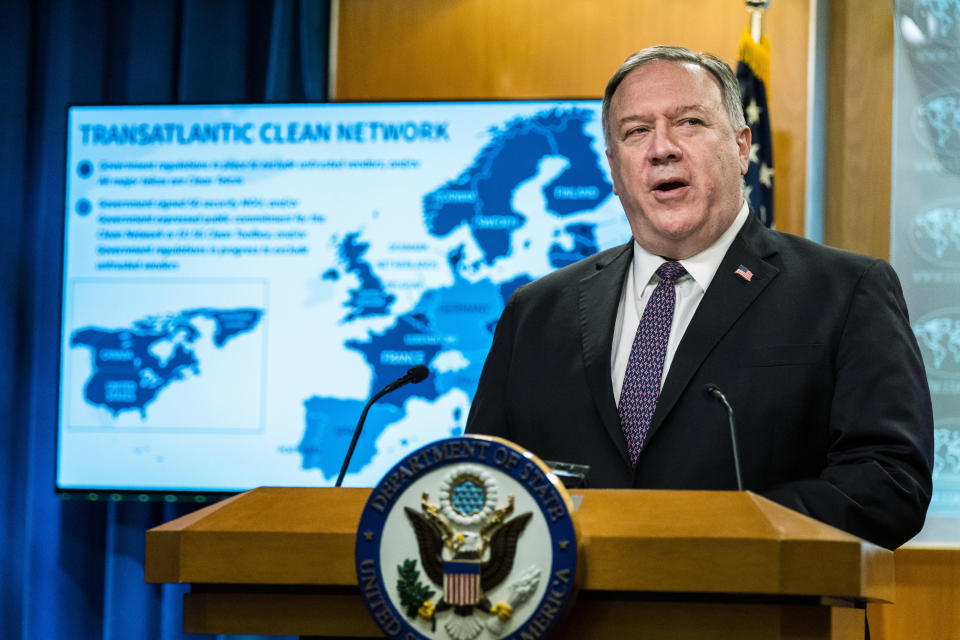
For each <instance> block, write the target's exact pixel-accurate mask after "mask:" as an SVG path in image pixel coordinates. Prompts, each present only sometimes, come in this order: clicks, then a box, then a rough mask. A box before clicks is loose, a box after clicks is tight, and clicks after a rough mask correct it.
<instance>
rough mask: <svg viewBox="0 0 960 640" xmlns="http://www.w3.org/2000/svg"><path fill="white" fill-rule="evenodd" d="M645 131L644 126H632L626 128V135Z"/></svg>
mask: <svg viewBox="0 0 960 640" xmlns="http://www.w3.org/2000/svg"><path fill="white" fill-rule="evenodd" d="M646 131H647V128H646V127H634V128H632V129H628V130H627V137H629V136H633V135H638V134H641V133H645V132H646Z"/></svg>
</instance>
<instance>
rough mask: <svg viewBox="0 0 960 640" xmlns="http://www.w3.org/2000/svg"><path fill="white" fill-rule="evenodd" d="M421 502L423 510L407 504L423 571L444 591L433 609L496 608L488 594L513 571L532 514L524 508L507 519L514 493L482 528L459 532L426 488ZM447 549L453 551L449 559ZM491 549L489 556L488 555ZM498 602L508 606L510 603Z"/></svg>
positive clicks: (458, 612) (462, 613)
mask: <svg viewBox="0 0 960 640" xmlns="http://www.w3.org/2000/svg"><path fill="white" fill-rule="evenodd" d="M421 506H422V508H423V513H420V512H418V511H417V510H415V509H411V508H410V507H404V512H405V513H406V515H407V518H408V519H409V520H410V524H411V525H413V530H414V533H415V534H416V536H417V546H418V547H419V550H420V562H421V565H422V566H423V570H424V572H425V573H426V574H427V577H429V578H430V580H431V581H432V582H433V583H434V584H436V585H437V586H439V587H441V588H442V589H443V591H444V595H443V596H441V598H440V600H439V601H438V602H437V604H436V605H435V607H434V609H433V611H434V612H436V613H440V612H442V611H446V610H448V609H451V608H452V609H453V612H454V614H456V615H457V616H464V617H466V616H471V615H472V614H473V613H474V611H475V610H477V609H479V610H480V611H483V612H484V613H494V612H495V609H494V608H492V607H491V604H490V601H489V599H488V598H487V597H486V594H487V593H488V592H490V591H491V590H492V589H495V588H496V587H497V586H498V585H499V584H500V583H501V582H503V580H504V579H506V577H507V576H508V575H510V571H511V569H512V568H513V561H514V557H515V555H516V552H517V540H518V539H519V538H520V534H521V533H523V531H524V529H525V528H526V527H527V525H528V524H529V522H530V518H531V517H532V515H533V514H532V513H530V512H527V513H522V514H520V515H518V516H516V517H515V518H513V519H511V520H506V518H507V516H509V515H510V513H512V511H513V496H510V497H509V503H508V505H507V506H506V507H504V508H503V509H497V510H496V511H495V512H494V513H493V514H491V516H490V517H489V518H488V519H487V520H486V522H484V523H483V524H482V525H481V526H480V528H479V531H455V530H454V528H453V526H452V525H451V523H450V521H449V520H448V519H447V518H446V517H445V516H444V515H443V514H442V513H440V510H439V509H438V508H437V506H436V505H433V504H430V503H429V502H428V501H427V494H426V493H424V494H423V497H422V500H421ZM444 548H447V549H448V550H450V551H451V552H452V558H451V559H450V560H445V559H444V557H443V550H444ZM487 550H489V557H488V558H487V559H486V560H484V559H483V557H484V553H485V551H487ZM499 607H500V608H502V607H506V608H508V609H509V607H507V605H506V604H505V603H502V604H501V605H499Z"/></svg>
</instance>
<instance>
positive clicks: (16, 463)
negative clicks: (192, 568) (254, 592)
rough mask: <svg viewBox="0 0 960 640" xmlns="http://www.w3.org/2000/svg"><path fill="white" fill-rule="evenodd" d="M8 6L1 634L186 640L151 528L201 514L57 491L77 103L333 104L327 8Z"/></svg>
mask: <svg viewBox="0 0 960 640" xmlns="http://www.w3.org/2000/svg"><path fill="white" fill-rule="evenodd" d="M0 8H2V11H0V51H2V55H0V110H2V111H0V117H2V123H0V198H2V200H0V202H2V204H0V299H2V306H0V412H2V413H0V415H2V417H0V491H2V493H0V637H2V638H4V639H7V640H14V639H23V640H36V639H40V638H43V639H44V640H59V639H63V640H67V639H69V640H85V639H88V638H89V639H93V638H98V639H99V638H103V639H111V640H112V639H117V640H119V639H124V640H128V639H134V638H137V639H139V638H144V639H152V638H163V639H167V638H181V637H184V636H183V634H181V633H180V606H181V605H180V601H181V596H182V591H183V590H182V589H181V588H180V587H177V586H162V587H161V586H158V585H147V584H145V583H144V581H143V553H144V532H145V531H146V530H147V529H148V528H150V527H152V526H155V525H157V524H160V523H161V522H164V521H167V520H170V519H172V518H174V517H177V516H179V515H181V514H183V513H186V512H187V511H189V510H190V509H189V507H185V506H180V505H178V504H162V503H131V502H110V503H104V502H89V501H86V500H62V499H60V498H58V497H57V496H56V494H55V492H54V462H55V456H56V407H57V376H58V361H59V345H58V343H59V313H60V269H61V254H62V250H61V249H62V246H61V245H62V241H63V234H62V229H63V213H64V207H63V197H64V191H63V188H64V184H63V179H64V163H65V140H66V137H65V133H66V131H65V130H66V108H67V105H70V104H144V103H161V104H166V103H180V102H226V103H231V102H263V101H320V100H323V99H324V98H325V95H326V65H327V46H328V24H329V5H328V0H274V1H272V2H270V1H266V0H259V1H258V0H247V1H242V0H137V1H136V2H129V1H127V0H116V1H114V2H110V1H107V0H102V1H97V0H72V1H70V0H36V1H34V2H29V1H24V0H2V1H0ZM189 637H196V636H189Z"/></svg>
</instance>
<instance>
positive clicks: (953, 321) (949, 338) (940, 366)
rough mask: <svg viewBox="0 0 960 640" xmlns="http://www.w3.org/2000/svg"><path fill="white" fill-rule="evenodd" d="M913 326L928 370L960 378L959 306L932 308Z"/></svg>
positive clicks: (931, 373)
mask: <svg viewBox="0 0 960 640" xmlns="http://www.w3.org/2000/svg"><path fill="white" fill-rule="evenodd" d="M912 328H913V333H914V335H916V336H917V341H918V342H919V343H920V349H921V350H922V351H923V361H924V363H925V364H926V365H927V374H928V375H937V376H943V377H948V378H960V307H952V308H949V309H940V310H937V311H933V312H932V313H929V314H927V315H925V316H924V317H923V318H921V319H920V320H919V321H918V322H917V323H916V324H913V325H912Z"/></svg>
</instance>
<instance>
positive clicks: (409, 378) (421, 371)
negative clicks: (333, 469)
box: [334, 364, 430, 487]
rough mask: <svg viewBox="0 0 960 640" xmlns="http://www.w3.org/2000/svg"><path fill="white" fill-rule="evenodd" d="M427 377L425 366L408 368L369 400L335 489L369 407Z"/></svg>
mask: <svg viewBox="0 0 960 640" xmlns="http://www.w3.org/2000/svg"><path fill="white" fill-rule="evenodd" d="M428 375H430V369H428V368H427V367H426V366H425V365H422V364H418V365H417V366H415V367H410V369H408V370H407V372H406V373H405V374H403V375H402V376H400V377H399V378H397V379H396V380H394V381H393V382H391V383H390V384H388V385H387V386H385V387H384V388H383V389H381V390H380V391H379V392H377V393H376V394H375V395H374V396H373V397H372V398H370V400H369V401H368V402H367V404H366V406H365V407H364V408H363V413H361V414H360V421H359V422H358V423H357V428H356V429H354V430H353V440H351V441H350V448H349V449H347V457H346V458H345V459H344V461H343V466H342V467H340V475H339V476H338V477H337V484H335V485H334V486H335V487H339V486H340V484H341V483H342V482H343V476H345V475H347V467H349V466H350V458H352V457H353V450H354V449H356V448H357V440H359V439H360V431H362V430H363V423H364V422H365V421H366V420H367V412H368V411H370V407H372V406H373V403H374V402H376V401H377V400H379V399H380V398H382V397H383V396H385V395H387V394H388V393H390V392H391V391H396V390H397V389H399V388H400V387H402V386H403V385H405V384H409V383H411V382H413V383H417V382H423V381H424V380H426V379H427V376H428Z"/></svg>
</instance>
